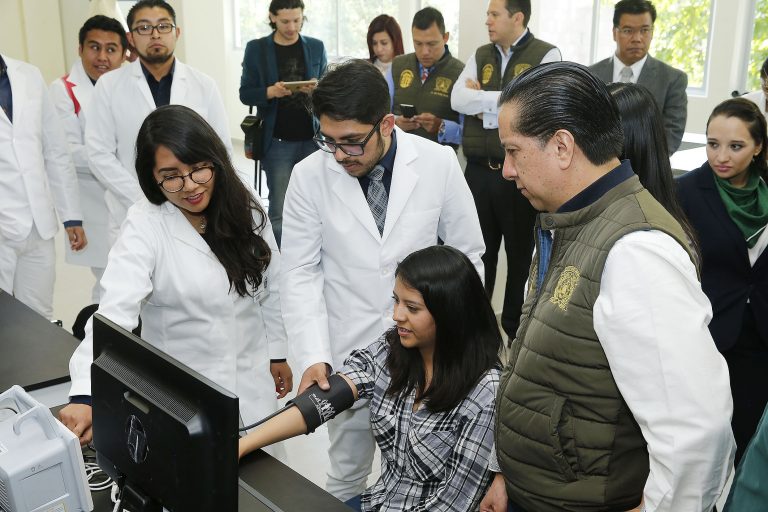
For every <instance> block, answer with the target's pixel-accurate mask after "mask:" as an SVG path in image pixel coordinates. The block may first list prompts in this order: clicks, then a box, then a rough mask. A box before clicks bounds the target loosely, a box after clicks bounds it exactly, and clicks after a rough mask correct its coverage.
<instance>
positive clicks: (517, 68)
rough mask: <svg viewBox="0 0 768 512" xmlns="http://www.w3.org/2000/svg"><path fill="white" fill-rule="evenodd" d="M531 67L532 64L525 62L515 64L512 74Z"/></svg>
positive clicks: (515, 74)
mask: <svg viewBox="0 0 768 512" xmlns="http://www.w3.org/2000/svg"><path fill="white" fill-rule="evenodd" d="M532 67H533V66H531V65H530V64H527V63H521V64H515V70H514V74H513V75H512V76H517V75H519V74H520V73H522V72H523V71H525V70H526V69H529V68H532Z"/></svg>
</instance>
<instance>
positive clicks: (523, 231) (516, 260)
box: [464, 160, 536, 338]
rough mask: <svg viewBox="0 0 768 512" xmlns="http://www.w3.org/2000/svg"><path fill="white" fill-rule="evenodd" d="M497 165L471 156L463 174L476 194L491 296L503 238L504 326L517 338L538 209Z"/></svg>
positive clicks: (487, 288)
mask: <svg viewBox="0 0 768 512" xmlns="http://www.w3.org/2000/svg"><path fill="white" fill-rule="evenodd" d="M493 164H494V163H492V165H493ZM495 165H497V166H498V167H499V168H498V169H497V170H492V169H491V168H490V166H489V164H488V162H487V161H482V160H468V161H467V167H466V169H465V172H464V176H465V177H466V179H467V185H469V189H470V190H471V191H472V196H473V197H474V198H475V206H476V207H477V215H478V217H479V218H480V228H481V229H482V231H483V241H484V242H485V254H484V255H483V265H485V290H486V292H487V293H488V296H489V297H491V296H492V295H493V287H494V284H495V282H496V265H497V263H498V259H499V248H500V247H501V240H502V238H503V239H504V251H505V252H506V253H507V283H506V286H505V289H504V308H503V310H502V313H501V326H502V327H503V328H504V331H505V332H506V333H507V335H508V336H509V337H510V338H514V337H515V332H516V331H517V327H518V325H520V308H521V307H522V305H523V295H524V289H525V281H526V280H527V279H528V270H529V267H530V266H531V256H532V253H533V246H534V241H533V224H534V221H535V220H536V210H534V209H533V207H532V206H531V203H529V202H528V200H527V199H526V198H525V197H524V196H523V195H522V194H521V193H520V191H518V190H517V186H516V185H515V183H514V182H512V181H508V180H505V179H504V178H503V176H502V175H501V162H495Z"/></svg>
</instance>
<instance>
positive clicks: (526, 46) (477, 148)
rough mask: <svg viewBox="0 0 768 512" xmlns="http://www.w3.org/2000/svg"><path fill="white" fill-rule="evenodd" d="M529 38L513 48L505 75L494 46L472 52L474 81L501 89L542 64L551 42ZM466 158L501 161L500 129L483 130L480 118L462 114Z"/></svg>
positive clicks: (488, 89)
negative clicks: (475, 70) (475, 74)
mask: <svg viewBox="0 0 768 512" xmlns="http://www.w3.org/2000/svg"><path fill="white" fill-rule="evenodd" d="M529 35H530V37H528V38H527V40H526V41H524V42H523V43H522V44H519V45H516V46H515V47H514V48H513V52H512V57H510V59H509V63H508V64H507V67H506V69H505V70H504V75H503V76H502V75H501V55H499V50H498V49H497V48H496V46H495V45H494V44H493V43H491V44H486V45H484V46H481V47H480V48H478V49H477V51H476V52H475V60H476V61H477V80H478V81H479V82H480V87H481V88H482V89H483V90H484V91H500V90H502V89H503V88H504V86H505V85H507V84H508V83H509V81H510V80H512V79H513V78H514V77H516V76H517V75H519V74H520V73H522V72H523V71H525V70H526V69H528V68H530V67H533V66H536V65H538V64H539V63H541V59H543V58H544V56H545V55H546V54H547V52H549V51H550V50H551V49H553V48H554V46H553V45H551V44H549V43H546V42H544V41H540V40H538V39H536V38H535V37H533V34H532V33H530V32H529ZM461 145H462V147H463V148H464V155H466V157H467V158H476V159H481V160H487V159H489V158H490V159H491V160H494V161H502V160H504V150H503V149H502V148H501V143H500V142H499V130H498V129H492V130H486V129H485V128H483V121H482V120H481V119H478V118H477V117H476V116H465V117H464V138H463V139H462V141H461Z"/></svg>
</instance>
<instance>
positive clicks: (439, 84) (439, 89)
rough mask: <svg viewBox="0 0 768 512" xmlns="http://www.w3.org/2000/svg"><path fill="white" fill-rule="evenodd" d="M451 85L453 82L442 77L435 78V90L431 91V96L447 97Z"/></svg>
mask: <svg viewBox="0 0 768 512" xmlns="http://www.w3.org/2000/svg"><path fill="white" fill-rule="evenodd" d="M451 84H453V80H451V79H450V78H446V77H444V76H439V77H437V80H435V88H434V89H433V90H432V94H438V95H440V96H448V92H449V91H450V90H451Z"/></svg>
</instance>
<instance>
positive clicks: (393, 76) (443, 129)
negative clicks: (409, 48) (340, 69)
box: [386, 7, 464, 147]
mask: <svg viewBox="0 0 768 512" xmlns="http://www.w3.org/2000/svg"><path fill="white" fill-rule="evenodd" d="M411 34H412V36H413V47H414V48H415V50H416V51H415V52H413V53H409V54H406V55H400V56H398V57H395V60H394V61H393V62H392V67H391V68H390V71H389V72H388V73H387V76H386V78H387V84H388V85H389V95H390V98H392V112H393V113H394V114H395V115H396V116H397V117H396V118H395V124H397V126H398V127H399V128H400V129H401V130H404V131H407V132H410V133H414V134H416V135H420V136H422V137H426V138H427V139H430V140H433V141H435V142H439V143H440V144H451V145H453V146H454V147H458V145H459V144H460V143H461V119H460V116H459V113H458V112H456V111H455V110H453V109H451V91H452V90H453V85H454V84H455V83H456V79H457V78H458V77H459V73H461V70H462V69H463V68H464V63H463V62H461V61H460V60H459V59H457V58H455V57H453V56H452V55H451V52H450V51H449V50H448V46H447V44H446V43H447V42H448V36H449V34H448V32H446V31H445V21H444V20H443V15H442V14H441V13H440V11H438V10H437V9H435V8H434V7H425V8H424V9H422V10H420V11H419V12H417V13H416V15H415V16H414V17H413V23H412V24H411ZM401 105H406V108H407V109H408V110H404V109H401V107H400V106H401ZM408 106H411V107H413V108H412V109H411V108H410V107H408ZM411 110H413V111H411Z"/></svg>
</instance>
